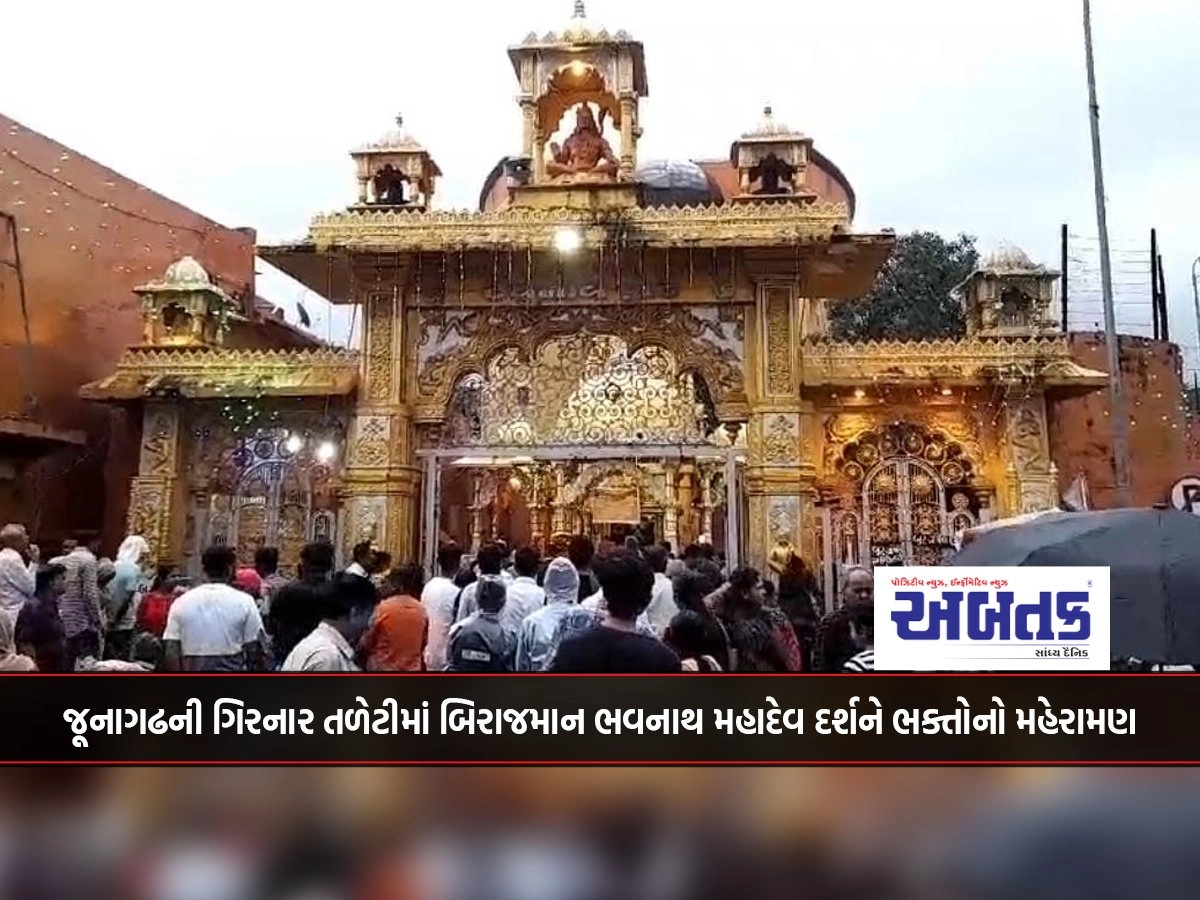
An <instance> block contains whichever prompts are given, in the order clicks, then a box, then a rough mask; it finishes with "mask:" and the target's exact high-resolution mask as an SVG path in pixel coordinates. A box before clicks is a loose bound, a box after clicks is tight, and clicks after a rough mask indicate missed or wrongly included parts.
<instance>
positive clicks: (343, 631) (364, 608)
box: [280, 572, 378, 672]
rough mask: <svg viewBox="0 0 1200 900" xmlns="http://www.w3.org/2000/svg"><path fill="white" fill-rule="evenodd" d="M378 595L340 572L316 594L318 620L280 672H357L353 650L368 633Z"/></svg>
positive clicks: (366, 584)
mask: <svg viewBox="0 0 1200 900" xmlns="http://www.w3.org/2000/svg"><path fill="white" fill-rule="evenodd" d="M377 599H378V594H377V593H376V591H375V586H374V585H373V584H371V582H369V581H367V580H365V579H363V578H359V577H357V576H354V575H351V574H350V573H349V572H346V573H343V574H342V575H341V576H340V577H339V578H338V579H337V580H336V581H333V582H330V583H329V584H324V585H322V586H321V587H320V588H319V589H318V591H317V603H318V605H319V606H320V607H321V621H320V622H319V623H318V624H317V627H316V628H314V629H313V631H312V634H310V635H309V636H308V637H306V638H305V639H304V640H302V641H301V642H300V643H298V644H297V645H296V646H295V648H294V649H293V650H292V652H291V653H289V654H288V656H287V659H285V660H284V661H283V666H282V667H281V668H280V671H281V672H358V671H361V670H360V669H359V667H358V666H357V665H356V664H355V660H354V648H355V647H357V646H358V641H359V638H361V637H362V635H363V632H364V631H366V630H367V625H368V624H369V623H370V621H371V613H372V612H373V611H374V609H375V601H376V600H377Z"/></svg>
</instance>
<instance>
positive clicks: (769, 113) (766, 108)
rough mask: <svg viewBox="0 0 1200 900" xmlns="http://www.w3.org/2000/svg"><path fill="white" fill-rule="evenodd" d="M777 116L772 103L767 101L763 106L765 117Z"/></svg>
mask: <svg viewBox="0 0 1200 900" xmlns="http://www.w3.org/2000/svg"><path fill="white" fill-rule="evenodd" d="M774 117H775V111H774V110H772V109H771V104H770V103H767V104H764V106H763V118H764V119H772V118H774Z"/></svg>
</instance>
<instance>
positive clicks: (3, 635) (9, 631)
mask: <svg viewBox="0 0 1200 900" xmlns="http://www.w3.org/2000/svg"><path fill="white" fill-rule="evenodd" d="M36 671H37V664H36V663H34V661H33V660H32V659H30V658H29V657H28V656H23V655H22V654H20V653H17V641H16V637H15V635H14V632H13V621H12V619H10V618H9V617H8V616H0V672H36Z"/></svg>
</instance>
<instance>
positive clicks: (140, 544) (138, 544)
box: [105, 534, 150, 659]
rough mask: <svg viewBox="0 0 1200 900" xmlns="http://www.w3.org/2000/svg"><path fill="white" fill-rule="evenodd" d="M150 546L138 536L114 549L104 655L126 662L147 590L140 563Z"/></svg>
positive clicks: (107, 602)
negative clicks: (114, 557)
mask: <svg viewBox="0 0 1200 900" xmlns="http://www.w3.org/2000/svg"><path fill="white" fill-rule="evenodd" d="M149 554H150V545H149V544H148V543H146V539H145V538H144V537H142V536H141V535H140V534H131V535H129V537H127V538H125V540H123V541H121V546H120V547H118V548H117V559H116V561H115V562H114V563H113V573H114V574H113V579H112V581H111V582H109V585H108V591H107V594H108V596H107V598H106V609H105V611H106V612H107V614H108V640H107V642H106V647H107V656H108V657H109V658H110V659H126V658H127V657H128V656H129V647H130V644H131V643H132V641H133V630H134V626H135V625H136V624H137V607H138V602H139V601H140V600H141V596H142V594H144V593H145V590H146V587H147V585H146V583H145V581H146V579H145V576H144V574H143V573H142V560H143V559H144V558H146V557H147V556H149Z"/></svg>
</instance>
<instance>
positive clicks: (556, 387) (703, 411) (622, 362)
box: [418, 334, 745, 564]
mask: <svg viewBox="0 0 1200 900" xmlns="http://www.w3.org/2000/svg"><path fill="white" fill-rule="evenodd" d="M533 356H534V357H535V358H534V359H530V358H529V357H528V356H527V355H526V354H524V353H523V352H522V351H521V350H519V349H517V348H512V347H506V348H501V349H499V350H498V351H497V352H496V353H495V354H494V356H493V357H492V358H491V360H490V361H489V363H488V364H487V365H486V366H485V367H484V371H482V372H469V373H465V374H464V375H462V376H461V377H460V379H459V381H458V382H457V387H456V389H455V391H454V392H453V394H452V395H451V398H450V401H449V404H448V409H447V411H446V416H445V420H444V423H443V424H442V426H441V429H440V433H439V435H438V436H437V440H436V446H430V443H432V441H430V440H427V441H426V442H425V447H424V448H423V449H421V450H419V451H418V454H419V455H420V456H421V457H422V461H423V466H424V469H423V476H424V477H423V480H424V485H425V488H424V491H425V495H424V502H423V508H424V509H423V515H422V534H423V548H424V556H425V559H426V562H427V564H432V563H433V560H434V558H435V557H436V552H437V547H438V545H439V544H440V543H441V542H444V541H446V540H450V539H453V540H454V541H456V542H457V543H459V544H461V545H462V546H464V547H465V548H467V549H469V550H475V549H478V547H479V546H480V545H481V543H484V542H487V541H491V540H502V541H504V542H505V543H506V544H508V545H509V546H510V547H516V546H523V545H530V546H534V547H536V548H538V549H539V550H540V551H541V552H543V553H550V552H559V548H561V547H562V546H564V545H565V542H566V541H567V540H568V539H569V537H570V536H571V535H575V534H585V535H588V536H589V537H591V538H592V540H593V542H595V543H596V544H597V546H598V547H599V546H603V545H606V544H616V545H620V544H622V543H623V542H624V541H625V540H626V539H627V538H628V537H630V536H635V537H637V538H638V540H639V542H640V543H643V544H645V543H649V542H651V541H654V542H658V541H669V542H670V543H671V545H672V546H673V547H675V548H678V547H680V546H682V545H686V544H688V543H692V542H695V541H699V540H701V539H707V540H708V541H712V539H713V536H714V531H715V529H714V519H715V516H716V515H717V514H718V513H719V511H720V510H721V509H733V510H735V511H736V510H738V509H740V504H739V503H736V502H731V498H729V497H727V496H725V493H727V492H728V490H729V489H730V488H731V486H735V485H737V484H739V483H740V479H739V477H738V475H737V470H738V469H739V468H740V467H741V466H742V465H743V463H744V457H745V453H744V450H743V449H741V448H739V447H737V446H734V445H733V444H732V443H731V442H730V441H729V440H728V439H727V438H726V432H725V431H724V430H723V429H722V428H721V427H720V426H721V423H720V420H719V419H718V417H717V415H716V412H715V410H714V408H713V404H712V401H711V399H710V395H709V392H708V388H707V385H706V384H705V382H704V379H703V377H702V376H701V375H700V374H699V373H697V372H696V371H693V370H684V369H682V368H681V367H680V366H679V365H678V363H677V360H676V359H675V357H674V355H673V354H672V353H671V352H670V350H668V349H666V348H664V347H660V346H657V345H643V346H631V345H630V344H629V343H628V342H627V341H625V340H624V339H623V338H621V337H618V336H615V335H610V334H572V335H565V336H558V337H553V338H550V339H548V340H547V341H545V342H544V343H542V344H541V345H540V346H539V347H537V349H536V350H535V351H534V354H533ZM726 518H727V517H726ZM720 526H721V527H720V534H722V535H723V536H724V538H725V541H724V546H718V550H719V551H722V552H724V553H725V555H726V556H727V557H728V558H729V559H731V560H734V561H736V560H737V559H738V558H739V557H740V556H741V555H742V548H741V546H740V537H741V536H740V529H739V528H738V527H737V522H736V521H734V522H729V521H722V522H721V523H720Z"/></svg>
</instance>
